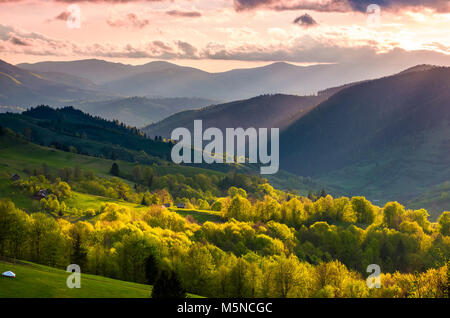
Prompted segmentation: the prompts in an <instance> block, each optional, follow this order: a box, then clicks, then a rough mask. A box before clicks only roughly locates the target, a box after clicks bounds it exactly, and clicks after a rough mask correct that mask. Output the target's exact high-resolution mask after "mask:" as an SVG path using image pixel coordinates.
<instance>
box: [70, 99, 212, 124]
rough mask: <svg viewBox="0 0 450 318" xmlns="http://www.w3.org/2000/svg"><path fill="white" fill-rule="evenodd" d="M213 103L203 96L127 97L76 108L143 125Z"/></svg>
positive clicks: (103, 116)
mask: <svg viewBox="0 0 450 318" xmlns="http://www.w3.org/2000/svg"><path fill="white" fill-rule="evenodd" d="M213 103H215V101H213V100H208V99H203V98H182V97H179V98H148V97H137V96H135V97H128V98H117V99H113V100H107V101H98V102H87V103H80V104H79V105H78V108H79V109H81V110H83V111H85V112H87V113H89V114H92V115H97V116H100V117H102V118H106V119H117V120H119V121H120V122H123V123H125V124H127V125H131V126H134V127H144V126H146V125H148V124H149V123H152V122H158V121H160V120H162V119H164V118H166V117H168V116H170V115H172V114H174V113H177V112H179V111H183V110H187V109H193V108H200V107H204V106H206V105H211V104H213Z"/></svg>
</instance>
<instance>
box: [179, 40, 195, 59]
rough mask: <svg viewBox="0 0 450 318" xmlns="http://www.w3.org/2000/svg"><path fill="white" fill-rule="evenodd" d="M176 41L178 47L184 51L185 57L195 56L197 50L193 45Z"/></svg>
mask: <svg viewBox="0 0 450 318" xmlns="http://www.w3.org/2000/svg"><path fill="white" fill-rule="evenodd" d="M176 43H177V45H178V48H179V49H180V50H181V51H182V52H183V53H184V56H186V57H187V58H197V51H198V50H197V48H195V47H194V46H193V45H191V44H189V43H187V42H183V41H178V42H176Z"/></svg>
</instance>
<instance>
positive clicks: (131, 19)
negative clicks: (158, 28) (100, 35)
mask: <svg viewBox="0 0 450 318" xmlns="http://www.w3.org/2000/svg"><path fill="white" fill-rule="evenodd" d="M106 23H108V25H110V26H112V27H133V28H138V29H142V28H143V27H145V26H147V25H149V24H150V20H148V19H139V18H138V16H137V15H136V14H134V13H128V14H127V15H126V16H124V17H120V18H108V19H107V20H106Z"/></svg>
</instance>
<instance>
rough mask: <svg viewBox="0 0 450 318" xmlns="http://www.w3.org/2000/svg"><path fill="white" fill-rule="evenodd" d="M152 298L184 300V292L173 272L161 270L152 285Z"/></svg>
mask: <svg viewBox="0 0 450 318" xmlns="http://www.w3.org/2000/svg"><path fill="white" fill-rule="evenodd" d="M152 298H186V290H185V289H184V287H183V286H182V285H181V281H180V279H179V277H178V275H177V274H176V273H175V272H174V271H168V270H163V271H161V272H160V273H159V276H158V278H157V280H156V281H155V284H154V285H153V290H152Z"/></svg>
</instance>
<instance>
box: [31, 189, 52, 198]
mask: <svg viewBox="0 0 450 318" xmlns="http://www.w3.org/2000/svg"><path fill="white" fill-rule="evenodd" d="M48 194H49V193H48V190H47V189H41V190H39V191H38V192H37V193H36V194H35V195H34V198H35V199H36V200H41V199H46V198H47V197H48Z"/></svg>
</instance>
